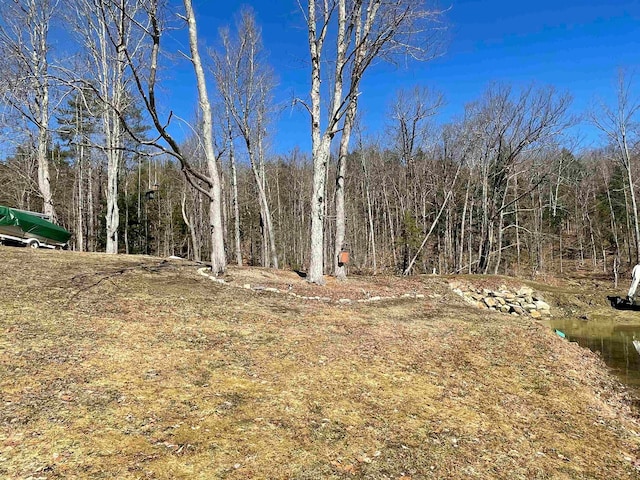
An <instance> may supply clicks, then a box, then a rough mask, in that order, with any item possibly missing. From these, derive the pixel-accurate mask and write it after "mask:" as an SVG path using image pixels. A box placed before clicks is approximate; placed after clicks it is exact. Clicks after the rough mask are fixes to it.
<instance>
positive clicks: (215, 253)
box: [184, 0, 227, 274]
mask: <svg viewBox="0 0 640 480" xmlns="http://www.w3.org/2000/svg"><path fill="white" fill-rule="evenodd" d="M184 8H185V13H186V21H187V24H188V26H189V47H190V49H191V62H192V64H193V69H194V72H195V75H196V81H197V84H198V101H199V104H200V111H201V112H202V132H201V134H202V140H203V145H204V151H205V158H206V160H207V170H208V172H209V177H210V179H211V181H212V184H211V187H210V189H209V198H210V200H211V202H210V205H209V227H210V235H211V271H212V272H213V273H214V274H220V273H223V272H224V271H225V269H226V266H227V260H226V257H225V252H224V237H223V231H222V211H221V208H222V189H221V185H220V175H219V172H218V163H217V160H216V156H215V153H214V150H213V128H212V127H213V122H212V117H211V105H210V103H209V96H208V94H207V85H206V80H205V76H204V69H203V67H202V61H201V60H200V52H199V50H198V31H197V26H196V18H195V14H194V12H193V6H192V4H191V0H184Z"/></svg>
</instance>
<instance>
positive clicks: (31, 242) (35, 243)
mask: <svg viewBox="0 0 640 480" xmlns="http://www.w3.org/2000/svg"><path fill="white" fill-rule="evenodd" d="M28 245H29V248H33V249H34V250H35V249H37V248H40V243H38V241H37V240H29V243H28Z"/></svg>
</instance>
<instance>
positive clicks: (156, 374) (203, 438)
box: [0, 248, 640, 480]
mask: <svg viewBox="0 0 640 480" xmlns="http://www.w3.org/2000/svg"><path fill="white" fill-rule="evenodd" d="M0 254H1V255H2V258H3V262H2V264H1V265H0V275H1V276H2V278H3V280H4V282H5V288H4V290H3V299H4V300H3V305H2V312H1V314H0V322H1V323H0V328H2V332H3V335H2V336H1V337H0V388H1V391H2V404H0V421H1V422H2V427H3V428H2V429H1V430H0V457H1V458H2V462H0V475H1V476H2V477H3V478H10V479H18V478H20V479H22V478H29V477H32V478H47V479H56V478H119V479H139V478H153V479H180V478H183V479H192V478H227V479H246V478H274V479H276V478H282V479H284V478H287V479H317V478H327V479H345V478H375V479H391V478H393V479H400V478H404V479H405V480H406V479H441V478H461V477H464V478H482V479H484V478H492V479H532V478H540V479H543V478H554V479H583V478H584V479H598V478H603V479H605V478H607V479H608V478H616V479H632V478H637V476H638V469H637V466H638V456H639V454H640V437H639V436H638V433H637V432H638V431H639V426H638V424H637V422H636V417H635V415H634V413H633V412H632V410H631V408H630V407H629V402H628V400H627V399H626V397H625V393H624V390H623V389H622V388H621V386H620V385H619V384H618V383H617V381H616V380H615V379H613V377H611V376H610V375H609V373H608V371H607V369H606V368H605V366H604V364H603V363H602V361H601V359H600V358H599V357H598V356H597V355H595V354H593V353H591V352H589V351H588V350H585V349H582V348H580V347H578V346H577V345H575V344H571V343H568V342H566V341H563V340H562V339H560V338H558V337H557V336H556V335H554V334H553V333H552V331H550V329H548V328H545V327H544V326H543V325H542V324H540V323H537V322H536V321H534V320H531V319H528V318H515V317H510V316H506V315H501V314H499V313H487V312H486V311H480V310H476V309H474V308H471V307H469V306H467V305H465V304H464V302H463V301H462V300H460V299H459V298H458V297H457V296H456V295H455V294H452V293H451V292H450V291H449V288H448V286H447V279H446V278H440V277H431V276H425V277H417V278H410V279H404V278H400V277H374V278H365V277H358V278H350V279H349V280H348V281H347V282H344V283H341V284H337V283H336V284H333V283H332V281H331V280H329V279H328V282H327V283H328V285H327V286H326V287H317V286H314V285H310V284H307V283H306V282H305V281H304V279H301V278H300V277H299V276H298V275H297V274H295V273H293V272H270V271H266V270H261V269H234V268H232V269H230V271H229V273H228V275H227V281H228V282H229V284H237V285H242V284H244V283H250V284H256V285H263V286H265V287H267V286H272V287H273V288H278V289H279V290H280V289H282V290H288V289H289V285H290V284H291V285H293V287H292V289H293V290H294V291H296V292H297V293H299V294H304V293H306V294H307V295H308V296H330V297H331V298H334V299H339V298H353V299H357V298H362V297H364V296H366V294H365V293H363V292H362V290H364V291H365V292H369V295H370V296H371V295H378V296H391V295H400V294H402V293H406V292H411V291H413V290H415V291H417V292H422V293H424V294H425V296H424V298H420V299H398V300H394V301H389V302H376V303H354V304H351V305H339V304H334V303H326V302H312V301H302V300H300V299H299V298H296V297H293V296H289V295H284V294H276V293H271V292H264V291H258V292H256V291H253V290H245V289H244V288H230V287H229V285H220V284H217V283H215V282H211V281H210V280H208V279H207V278H205V277H202V276H200V275H198V274H197V271H196V268H195V266H193V265H190V264H185V263H181V262H179V261H176V262H173V261H172V262H166V261H163V260H161V259H154V258H148V257H125V256H107V255H88V254H74V253H72V252H44V251H43V252H31V251H28V250H26V249H9V248H0ZM486 281H487V282H491V281H494V279H486ZM501 282H502V280H500V282H499V283H501ZM285 287H286V288H285ZM554 288H555V287H554ZM429 295H431V297H429Z"/></svg>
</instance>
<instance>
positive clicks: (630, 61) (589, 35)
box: [166, 0, 640, 152]
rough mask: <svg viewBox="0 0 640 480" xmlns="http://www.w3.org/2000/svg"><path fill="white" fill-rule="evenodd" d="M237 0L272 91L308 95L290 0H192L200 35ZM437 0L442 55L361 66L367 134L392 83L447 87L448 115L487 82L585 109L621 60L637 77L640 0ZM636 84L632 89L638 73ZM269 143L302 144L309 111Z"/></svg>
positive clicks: (292, 115) (172, 91)
mask: <svg viewBox="0 0 640 480" xmlns="http://www.w3.org/2000/svg"><path fill="white" fill-rule="evenodd" d="M242 5H250V6H251V7H253V9H254V11H255V13H256V18H257V21H258V23H259V25H261V27H262V33H263V40H264V45H265V48H266V50H267V51H268V52H269V60H270V63H271V65H272V66H273V68H274V70H275V72H276V74H277V76H278V81H279V86H278V90H277V93H276V96H277V100H278V101H281V102H286V101H287V99H290V98H291V97H292V96H293V95H296V96H299V97H306V96H307V94H308V88H309V87H308V85H309V83H308V82H309V80H308V78H309V72H308V68H307V60H308V50H307V43H306V30H305V25H304V18H303V16H302V15H301V13H300V11H299V7H298V4H297V2H296V1H295V0H255V1H252V2H233V1H228V2H218V1H215V2H214V1H207V0H195V2H194V7H195V9H196V15H197V17H198V22H199V23H198V27H199V33H200V37H201V40H202V42H203V44H207V45H213V44H215V42H216V41H217V32H218V28H219V27H220V26H221V25H225V24H230V25H233V22H234V15H236V14H237V13H238V12H239V10H240V8H241V7H242ZM440 6H441V7H443V8H446V7H450V8H449V11H448V12H447V13H446V15H445V21H446V24H447V26H448V31H447V34H446V35H447V37H448V42H447V47H446V51H445V53H444V55H443V56H442V57H440V58H438V59H436V60H433V61H430V62H426V63H415V62H414V63H409V64H408V65H406V66H402V67H396V66H391V65H388V64H377V65H375V66H374V67H372V69H371V70H369V71H368V72H367V76H366V77H365V80H364V81H363V83H362V86H361V92H362V95H361V97H360V105H361V108H362V110H363V111H364V113H365V117H364V120H365V124H366V125H367V129H368V131H369V132H370V133H375V132H377V131H379V130H381V129H383V128H384V125H385V118H384V117H385V113H386V111H387V109H388V107H389V105H390V103H391V102H392V101H393V99H394V98H395V94H396V91H397V90H398V89H400V88H411V87H413V86H414V85H425V86H428V87H430V88H434V89H437V90H439V91H441V92H443V93H444V95H445V99H446V102H447V105H446V106H445V107H444V108H443V109H442V110H441V113H440V115H439V117H438V119H437V120H438V121H439V122H447V121H450V120H452V119H454V118H455V117H456V116H460V115H461V114H462V113H463V111H464V105H465V104H466V103H468V102H470V101H473V100H476V99H478V98H479V97H480V96H481V94H482V93H483V91H484V90H485V88H486V87H487V85H488V84H489V83H490V82H492V81H499V82H506V83H510V84H513V85H514V86H516V87H518V86H524V85H529V84H531V83H532V82H535V83H536V84H538V85H546V84H551V85H554V86H555V87H556V88H558V89H559V90H561V91H568V92H569V93H571V94H572V95H573V97H574V107H573V109H574V112H575V113H581V112H582V111H584V110H585V109H586V108H587V107H588V106H589V105H590V104H591V103H592V101H593V100H594V98H602V99H605V100H610V99H611V98H612V96H613V88H614V82H615V78H616V74H617V69H618V68H620V67H624V68H628V69H630V70H631V71H633V70H636V75H637V76H640V70H638V66H639V63H640V61H639V60H640V58H639V57H640V41H639V40H638V37H639V36H640V1H638V0H636V1H632V0H610V1H588V0H556V1H549V0H539V1H536V2H525V1H522V2H521V1H517V0H516V1H514V0H511V1H505V0H485V1H480V0H451V3H442V4H441V5H440ZM183 69H184V70H183ZM172 76H173V81H172V82H170V83H168V84H167V85H166V87H167V88H168V89H169V100H170V102H171V107H170V108H173V109H175V110H176V112H177V113H179V114H180V115H183V116H185V117H187V118H189V117H190V116H192V110H188V109H192V108H193V105H194V103H193V100H194V99H195V97H194V93H193V88H192V87H193V84H194V83H195V82H194V81H193V76H192V74H191V72H190V71H189V66H188V65H186V64H182V68H178V69H177V70H176V71H175V72H174V73H173V74H172ZM636 86H637V88H636V94H638V93H640V92H638V89H640V78H638V79H637V82H636ZM181 99H182V101H180V100H181ZM186 99H189V101H188V102H185V101H184V100H186ZM185 108H187V109H186V110H185ZM582 128H583V135H584V136H585V138H586V140H585V141H586V142H590V141H592V139H593V138H594V136H593V132H591V131H589V129H588V128H587V127H582ZM271 143H272V145H273V148H272V150H273V151H274V152H287V151H289V150H291V149H292V148H293V147H294V146H295V145H299V146H300V147H301V148H302V149H303V150H304V151H308V150H309V148H310V141H309V122H308V118H307V116H306V114H305V113H304V112H303V111H302V110H301V109H294V110H291V109H287V110H285V111H284V112H283V113H282V114H281V116H280V117H279V119H278V121H277V122H276V132H275V137H274V138H273V139H272V142H271Z"/></svg>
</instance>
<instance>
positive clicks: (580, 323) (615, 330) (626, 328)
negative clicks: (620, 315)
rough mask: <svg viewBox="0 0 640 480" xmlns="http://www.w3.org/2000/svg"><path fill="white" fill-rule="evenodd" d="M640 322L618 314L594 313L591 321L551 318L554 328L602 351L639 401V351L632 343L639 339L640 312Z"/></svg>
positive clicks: (568, 336) (609, 363)
mask: <svg viewBox="0 0 640 480" xmlns="http://www.w3.org/2000/svg"><path fill="white" fill-rule="evenodd" d="M634 313H635V314H636V315H637V316H638V323H633V324H627V323H625V324H620V323H616V321H615V318H611V317H605V316H594V318H589V320H588V321H585V320H580V319H571V318H558V319H551V320H549V322H548V323H549V325H550V327H551V328H552V329H558V330H560V331H561V332H563V333H564V334H565V335H566V338H567V340H569V341H571V342H577V343H578V345H580V346H582V347H586V348H588V349H590V350H592V351H594V352H600V354H601V356H602V359H603V360H604V361H605V363H606V364H607V365H608V366H609V367H610V368H611V369H612V370H613V372H614V373H615V374H616V375H617V376H618V378H619V379H620V381H622V382H623V383H624V384H626V385H627V386H628V387H629V388H630V390H631V391H632V393H633V396H634V397H635V398H636V399H637V400H636V401H638V400H639V399H640V354H639V353H638V352H637V351H636V349H635V347H634V346H633V340H636V339H637V340H640V312H634Z"/></svg>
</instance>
